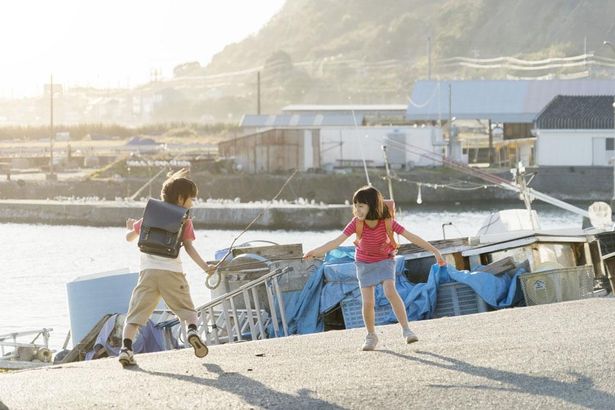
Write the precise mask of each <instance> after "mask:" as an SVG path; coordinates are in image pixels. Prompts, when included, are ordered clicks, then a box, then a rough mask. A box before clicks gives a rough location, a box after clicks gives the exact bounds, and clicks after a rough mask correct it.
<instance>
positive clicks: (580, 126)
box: [536, 95, 613, 130]
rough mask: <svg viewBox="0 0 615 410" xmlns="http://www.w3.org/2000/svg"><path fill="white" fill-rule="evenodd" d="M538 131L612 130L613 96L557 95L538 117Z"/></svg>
mask: <svg viewBox="0 0 615 410" xmlns="http://www.w3.org/2000/svg"><path fill="white" fill-rule="evenodd" d="M536 128H539V129H577V130H589V129H602V130H605V129H613V96H610V95H601V96H578V95H576V96H571V95H558V96H556V97H555V98H554V99H553V100H552V101H551V102H550V103H549V104H548V105H547V107H546V108H545V109H544V110H543V111H542V112H541V113H540V114H539V115H538V118H537V119H536Z"/></svg>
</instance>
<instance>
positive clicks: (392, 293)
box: [382, 280, 408, 329]
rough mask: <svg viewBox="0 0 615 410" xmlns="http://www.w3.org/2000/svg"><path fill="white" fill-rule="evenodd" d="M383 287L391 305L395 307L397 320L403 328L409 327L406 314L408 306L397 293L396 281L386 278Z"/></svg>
mask: <svg viewBox="0 0 615 410" xmlns="http://www.w3.org/2000/svg"><path fill="white" fill-rule="evenodd" d="M382 288H383V289H384V296H386V298H387V299H388V300H389V303H391V307H392V308H393V313H395V317H396V318H397V321H398V322H399V324H400V325H401V327H402V329H407V328H408V315H407V314H406V306H405V305H404V301H403V300H401V297H400V296H399V293H397V289H395V281H393V280H385V281H384V282H382Z"/></svg>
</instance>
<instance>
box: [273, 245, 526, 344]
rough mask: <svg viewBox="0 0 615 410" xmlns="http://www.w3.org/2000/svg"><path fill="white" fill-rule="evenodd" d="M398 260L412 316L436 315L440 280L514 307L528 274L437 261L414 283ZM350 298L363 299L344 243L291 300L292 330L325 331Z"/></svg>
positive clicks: (380, 298) (390, 319)
mask: <svg viewBox="0 0 615 410" xmlns="http://www.w3.org/2000/svg"><path fill="white" fill-rule="evenodd" d="M395 261H396V272H397V275H396V284H395V285H396V287H397V291H398V292H399V294H400V296H401V298H402V300H403V301H404V303H405V305H406V312H407V313H408V319H409V320H423V319H431V318H432V317H433V314H434V311H435V308H436V301H437V292H438V285H439V284H440V283H447V282H453V281H456V282H461V283H464V284H466V285H468V286H470V287H471V288H472V289H473V290H474V291H475V292H476V293H477V294H478V295H480V297H481V298H483V300H484V301H485V303H487V304H488V305H490V306H492V307H493V308H496V309H500V308H506V307H510V306H514V305H516V304H517V303H518V302H519V300H520V299H522V294H521V291H520V287H519V281H518V280H517V277H518V276H519V275H520V274H521V273H523V272H524V271H523V270H522V269H519V270H517V271H516V272H512V273H511V274H502V275H497V276H496V275H493V274H491V273H486V272H480V271H475V272H469V271H460V270H457V269H455V268H454V267H453V266H451V265H447V266H443V267H440V266H438V265H433V266H432V267H431V271H430V272H429V276H428V280H427V283H411V282H409V281H408V279H407V278H406V276H405V275H404V274H403V272H404V262H405V259H404V257H403V256H397V257H396V258H395ZM375 296H376V306H383V305H389V301H388V300H387V299H386V297H385V296H384V292H383V289H382V285H378V286H377V287H376V294H375ZM347 297H355V298H360V297H361V294H360V289H359V282H358V281H357V278H356V270H355V264H354V247H340V248H337V249H335V250H333V251H331V252H329V253H328V254H327V255H326V256H325V262H324V263H323V264H322V265H321V266H320V268H319V269H318V270H317V271H316V272H314V273H313V274H312V276H310V278H309V279H308V281H307V283H306V285H305V286H304V288H303V290H302V291H301V292H296V293H294V294H291V295H289V296H288V297H287V298H286V300H285V313H286V321H287V324H288V331H289V334H307V333H315V332H322V331H323V330H324V321H323V316H324V314H325V313H327V312H328V311H330V310H331V309H333V308H335V307H336V306H337V305H338V304H339V303H340V302H341V301H342V300H343V299H344V298H347ZM383 320H384V322H385V323H396V322H397V319H396V318H395V316H394V314H393V312H392V310H391V311H390V314H389V315H388V316H386V317H384V318H383ZM270 333H271V329H270Z"/></svg>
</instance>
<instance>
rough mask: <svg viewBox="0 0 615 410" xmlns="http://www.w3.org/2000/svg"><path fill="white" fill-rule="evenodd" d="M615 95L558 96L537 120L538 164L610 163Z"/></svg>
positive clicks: (613, 148) (613, 145)
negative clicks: (614, 96)
mask: <svg viewBox="0 0 615 410" xmlns="http://www.w3.org/2000/svg"><path fill="white" fill-rule="evenodd" d="M613 109H614V107H613V96H562V95H559V96H556V97H555V98H554V99H553V100H552V101H551V102H550V103H549V104H548V105H547V106H546V107H545V108H544V110H543V111H542V112H541V113H540V114H539V115H538V117H537V119H536V122H535V129H534V133H535V135H536V145H535V158H536V164H537V165H538V166H610V164H609V161H611V160H612V158H613V157H615V129H614V128H613V126H614V122H613Z"/></svg>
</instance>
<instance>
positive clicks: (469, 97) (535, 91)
mask: <svg viewBox="0 0 615 410" xmlns="http://www.w3.org/2000/svg"><path fill="white" fill-rule="evenodd" d="M449 84H450V86H451V106H452V107H451V115H452V116H453V117H456V118H459V119H488V118H490V119H491V120H493V121H497V122H525V123H529V122H533V121H534V119H535V118H536V116H537V115H538V114H539V113H540V112H541V111H542V109H543V108H544V107H545V106H546V105H547V104H548V103H549V102H550V101H551V100H552V99H553V98H554V97H555V96H556V95H559V94H562V95H615V80H457V81H428V80H420V81H417V82H416V83H415V84H414V88H413V89H412V95H411V97H410V103H409V104H408V110H407V111H406V118H407V119H408V120H425V121H430V120H438V119H442V120H445V119H447V118H448V116H449Z"/></svg>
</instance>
